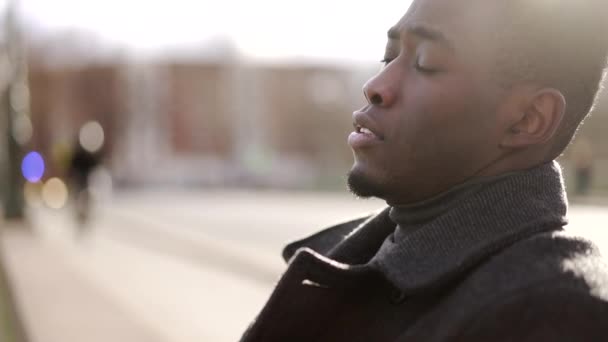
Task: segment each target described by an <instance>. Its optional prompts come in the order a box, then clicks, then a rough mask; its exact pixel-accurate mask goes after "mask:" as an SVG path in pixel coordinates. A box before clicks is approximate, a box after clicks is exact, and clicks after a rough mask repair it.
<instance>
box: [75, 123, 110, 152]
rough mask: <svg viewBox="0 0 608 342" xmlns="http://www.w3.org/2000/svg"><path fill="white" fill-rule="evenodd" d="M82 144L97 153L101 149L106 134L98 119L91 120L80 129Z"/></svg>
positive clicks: (86, 148)
mask: <svg viewBox="0 0 608 342" xmlns="http://www.w3.org/2000/svg"><path fill="white" fill-rule="evenodd" d="M79 140H80V145H81V146H82V148H84V149H85V150H87V151H89V152H91V153H95V152H97V151H99V150H100V149H101V148H102V147H103V144H104V141H105V135H104V132H103V127H101V125H100V124H99V122H97V121H90V122H88V123H86V124H85V125H84V126H82V128H81V129H80V135H79Z"/></svg>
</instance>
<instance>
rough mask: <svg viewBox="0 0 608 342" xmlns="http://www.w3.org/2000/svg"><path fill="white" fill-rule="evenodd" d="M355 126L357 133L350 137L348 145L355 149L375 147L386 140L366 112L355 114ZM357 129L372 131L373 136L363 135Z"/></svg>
mask: <svg viewBox="0 0 608 342" xmlns="http://www.w3.org/2000/svg"><path fill="white" fill-rule="evenodd" d="M353 126H354V127H355V131H353V132H352V133H350V135H349V136H348V144H349V145H350V146H351V148H353V149H357V148H364V147H369V146H373V145H375V144H378V143H380V142H382V140H384V137H383V135H382V133H381V132H380V131H379V129H378V126H377V125H376V123H375V122H374V120H373V119H372V118H371V117H370V116H369V115H368V114H367V113H366V112H361V111H357V112H354V113H353ZM357 127H365V128H367V129H368V130H370V131H371V132H372V133H373V135H372V134H365V133H361V132H359V131H358V130H357Z"/></svg>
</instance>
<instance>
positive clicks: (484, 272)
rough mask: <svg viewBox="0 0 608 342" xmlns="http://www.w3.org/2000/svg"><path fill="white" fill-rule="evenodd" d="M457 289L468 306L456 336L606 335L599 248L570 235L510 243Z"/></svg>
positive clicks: (607, 301)
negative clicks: (510, 244)
mask: <svg viewBox="0 0 608 342" xmlns="http://www.w3.org/2000/svg"><path fill="white" fill-rule="evenodd" d="M458 288H459V289H457V290H456V291H457V292H458V293H459V294H460V296H457V297H461V299H462V298H468V300H467V301H468V302H469V303H470V308H469V310H467V311H468V314H467V315H465V316H466V317H467V318H466V319H465V321H464V322H466V323H464V324H462V325H461V326H460V327H459V329H458V332H459V333H458V336H460V337H462V339H457V340H462V341H470V340H475V341H477V340H484V341H506V340H509V341H511V340H513V341H538V340H552V341H570V340H572V341H574V340H597V339H596V337H598V336H603V337H604V338H605V337H606V336H608V268H607V267H606V263H605V261H604V258H603V257H602V255H601V253H600V251H599V249H598V248H597V247H596V246H595V245H594V244H593V243H592V242H590V241H588V240H586V239H584V238H582V237H579V236H576V235H572V234H569V233H566V232H553V233H544V234H539V235H536V236H534V237H531V238H529V239H525V240H522V241H520V242H518V243H516V244H513V245H512V246H509V247H507V248H505V249H504V250H503V251H501V252H500V253H498V254H496V255H494V256H493V257H491V258H490V259H488V260H487V261H486V262H484V263H483V264H481V265H479V267H478V268H477V269H476V270H474V271H473V272H472V274H470V276H469V277H467V279H465V280H464V281H463V283H462V284H461V285H460V286H458ZM575 337H578V338H582V339H576V338H575Z"/></svg>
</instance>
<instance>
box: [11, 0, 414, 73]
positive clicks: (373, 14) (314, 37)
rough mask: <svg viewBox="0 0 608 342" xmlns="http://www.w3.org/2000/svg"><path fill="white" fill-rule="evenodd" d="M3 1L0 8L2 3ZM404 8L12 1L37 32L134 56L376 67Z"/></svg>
mask: <svg viewBox="0 0 608 342" xmlns="http://www.w3.org/2000/svg"><path fill="white" fill-rule="evenodd" d="M6 1H7V0H0V5H1V3H2V2H6ZM409 4H410V1H408V0H376V1H373V2H369V1H353V0H301V1H299V0H287V1H286V0H214V1H210V0H19V7H20V11H21V13H22V14H23V15H24V17H25V20H26V21H27V22H28V23H30V24H33V25H34V26H35V27H37V28H38V29H41V30H43V31H45V32H53V31H58V30H65V29H79V30H85V31H88V32H93V33H95V34H97V35H99V36H101V37H102V38H104V39H107V40H109V41H111V42H115V43H119V44H121V45H125V46H128V47H130V48H132V49H134V50H136V51H144V52H146V51H148V52H154V51H160V50H163V49H164V50H166V49H168V48H169V47H177V46H179V47H188V48H196V47H197V46H202V45H203V44H205V43H206V42H209V41H214V40H215V41H217V40H218V39H225V38H227V39H230V40H232V41H234V42H235V44H236V47H237V48H238V50H239V51H240V52H241V53H243V54H245V55H247V56H250V57H254V58H262V59H276V58H279V59H280V58H294V57H304V58H313V59H315V58H317V59H340V60H352V61H361V62H370V61H379V60H380V59H381V58H382V54H383V51H384V46H385V44H386V31H387V30H388V28H389V27H390V26H391V25H392V24H394V23H395V22H397V20H398V19H399V18H400V17H401V16H402V15H403V14H404V13H405V11H406V10H407V8H408V6H409Z"/></svg>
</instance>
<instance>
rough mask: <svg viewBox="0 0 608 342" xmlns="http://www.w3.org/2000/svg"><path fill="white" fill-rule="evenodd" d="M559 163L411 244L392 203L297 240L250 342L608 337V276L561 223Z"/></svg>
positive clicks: (487, 194)
mask: <svg viewBox="0 0 608 342" xmlns="http://www.w3.org/2000/svg"><path fill="white" fill-rule="evenodd" d="M557 167H558V166H557V165H556V164H548V165H544V166H543V167H541V168H538V169H536V170H533V171H526V172H525V173H522V174H518V175H515V176H512V177H508V178H506V179H505V180H502V181H500V182H497V183H495V184H492V185H489V186H485V187H484V189H483V190H481V191H479V192H477V193H475V194H474V195H471V196H469V198H467V199H466V200H465V201H463V202H462V203H461V204H459V205H458V206H457V207H456V208H452V209H450V210H449V211H447V212H445V213H442V214H441V215H440V216H439V217H438V218H437V219H435V220H433V222H431V223H429V224H426V225H425V226H424V227H422V228H421V229H418V230H416V231H415V232H414V233H412V234H409V235H408V236H407V238H405V239H403V240H402V241H396V240H395V239H394V237H393V235H392V232H394V231H395V223H394V222H392V221H391V220H390V218H389V217H388V209H386V210H384V211H382V212H380V213H379V214H376V215H372V216H370V217H367V218H362V219H357V220H354V221H350V222H347V223H343V224H340V225H337V226H334V227H331V228H329V229H327V230H325V231H322V232H320V233H317V234H315V235H313V236H312V237H309V238H307V239H304V240H301V241H298V242H296V243H293V244H291V245H289V246H287V248H286V249H285V251H284V257H285V258H286V259H289V260H290V262H289V267H288V269H287V271H286V272H285V274H284V275H283V276H282V278H281V280H280V281H279V283H278V285H277V286H276V289H275V291H274V293H273V294H272V296H271V298H270V299H269V301H268V303H267V304H266V306H265V308H264V309H263V310H262V312H261V313H260V315H259V316H258V318H257V319H256V321H255V322H254V323H253V324H252V325H251V326H250V328H249V330H248V331H247V332H246V334H245V336H243V339H242V341H244V342H254V341H255V342H257V341H265V342H274V341H361V342H363V341H377V342H384V341H394V342H397V341H608V304H607V298H608V291H607V287H608V277H607V276H606V274H607V272H606V271H605V267H604V264H603V261H602V259H601V257H600V255H599V253H598V251H597V249H596V248H595V247H594V246H593V244H592V243H590V242H588V241H585V240H584V239H581V238H578V237H575V236H572V235H570V234H568V233H567V232H566V231H565V230H563V229H562V226H563V225H565V223H566V222H565V214H566V209H567V205H566V202H565V198H564V196H563V187H562V185H561V184H562V183H561V174H560V173H559V170H558V169H557Z"/></svg>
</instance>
